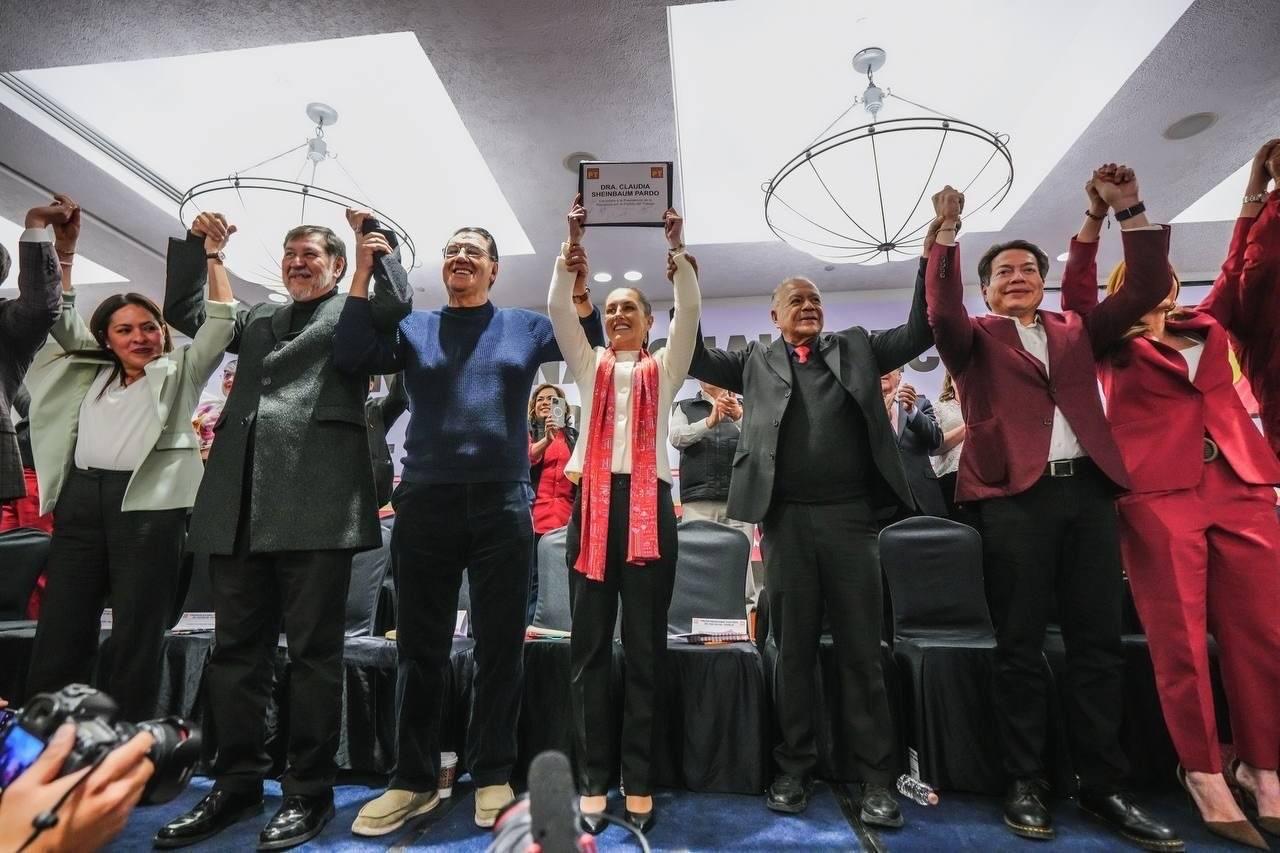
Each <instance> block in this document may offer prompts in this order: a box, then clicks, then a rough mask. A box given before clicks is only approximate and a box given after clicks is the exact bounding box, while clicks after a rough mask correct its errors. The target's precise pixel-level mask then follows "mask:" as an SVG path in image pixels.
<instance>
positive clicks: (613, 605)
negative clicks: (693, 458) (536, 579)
mask: <svg viewBox="0 0 1280 853" xmlns="http://www.w3.org/2000/svg"><path fill="white" fill-rule="evenodd" d="M630 530H631V476H630V475H629V474H615V475H614V476H613V478H612V481H611V484H610V487H609V534H608V547H607V549H606V552H605V572H604V580H602V581H593V580H590V579H588V578H587V576H586V575H584V574H582V573H581V572H579V571H578V570H576V569H575V568H573V564H574V563H576V562H577V561H578V554H579V553H580V552H581V550H582V532H581V531H582V506H581V498H580V497H579V498H577V499H575V500H574V502H573V516H572V518H571V519H570V521H569V527H568V530H566V531H565V533H566V540H565V543H566V548H565V560H566V563H567V564H568V570H569V609H570V612H571V613H572V617H573V625H572V631H571V633H570V638H569V657H570V663H569V667H570V669H569V690H570V706H571V708H572V710H573V746H574V757H575V759H576V763H577V770H578V788H579V790H580V792H581V793H582V794H583V795H585V796H595V795H599V794H605V793H607V792H608V790H609V785H610V783H611V782H612V781H613V772H612V770H613V767H612V764H613V762H612V756H613V745H614V744H615V743H616V742H617V733H616V732H615V731H614V719H615V718H614V713H613V709H614V707H615V703H614V701H613V697H612V696H611V695H610V689H611V685H610V673H611V671H612V669H613V667H612V662H613V628H614V624H615V622H616V620H617V618H618V597H619V595H621V597H622V651H623V664H624V668H623V682H622V689H623V705H622V732H621V736H622V737H621V741H622V784H623V785H624V786H626V789H627V793H628V794H629V795H632V796H647V795H649V794H652V793H653V772H652V756H653V752H654V748H655V745H656V744H655V728H654V724H653V720H654V715H655V713H656V710H657V707H658V704H659V702H660V701H661V696H660V694H659V691H658V671H659V669H660V668H661V665H662V659H663V657H664V656H665V655H666V651H667V610H668V608H670V606H671V591H672V589H673V588H674V587H675V582H676V554H677V550H678V548H679V542H678V540H677V539H676V513H675V508H674V507H673V506H672V505H671V486H670V485H669V484H668V483H666V482H663V481H661V480H659V481H658V553H659V555H660V556H659V558H658V559H657V560H653V561H650V562H647V563H644V564H643V565H632V564H630V563H628V562H627V538H628V536H629V534H630Z"/></svg>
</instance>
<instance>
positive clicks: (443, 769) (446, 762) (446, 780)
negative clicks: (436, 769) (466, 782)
mask: <svg viewBox="0 0 1280 853" xmlns="http://www.w3.org/2000/svg"><path fill="white" fill-rule="evenodd" d="M457 778H458V753H456V752H442V753H440V783H439V786H438V788H439V791H440V797H441V799H447V798H449V797H452V796H453V783H454V781H455V780H456V779H457Z"/></svg>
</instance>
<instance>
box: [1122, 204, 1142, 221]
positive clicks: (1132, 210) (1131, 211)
mask: <svg viewBox="0 0 1280 853" xmlns="http://www.w3.org/2000/svg"><path fill="white" fill-rule="evenodd" d="M1146 210H1147V206H1146V205H1145V204H1143V203H1142V202H1138V203H1137V204H1135V205H1134V206H1133V207H1126V208H1125V209H1124V210H1117V211H1116V213H1115V216H1116V222H1124V221H1125V220H1126V219H1132V218H1133V217H1135V216H1137V215H1138V214H1139V213H1145V212H1146Z"/></svg>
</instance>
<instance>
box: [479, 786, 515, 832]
mask: <svg viewBox="0 0 1280 853" xmlns="http://www.w3.org/2000/svg"><path fill="white" fill-rule="evenodd" d="M515 798H516V795H515V792H514V791H512V790H511V786H510V785H485V786H483V787H481V788H476V826H478V827H480V828H481V829H488V828H489V827H491V826H493V822H494V821H496V820H497V819H498V812H500V811H502V807H503V806H505V805H506V804H507V803H509V802H511V801H512V800H514V799H515Z"/></svg>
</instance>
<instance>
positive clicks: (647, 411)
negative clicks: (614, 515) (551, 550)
mask: <svg viewBox="0 0 1280 853" xmlns="http://www.w3.org/2000/svg"><path fill="white" fill-rule="evenodd" d="M616 360H617V359H616V358H615V356H614V352H613V348H612V347H609V348H607V349H605V351H604V354H603V355H601V357H600V363H599V364H597V365H596V384H595V389H594V391H593V392H592V395H591V426H590V429H589V430H588V433H587V450H586V458H585V460H584V462H583V466H582V492H581V495H582V522H581V523H582V542H581V544H582V548H581V551H579V553H578V561H577V563H575V564H574V569H576V570H577V571H579V572H582V573H583V574H584V575H586V576H587V577H588V578H590V579H591V580H593V581H602V580H604V568H605V553H606V548H607V547H608V538H609V490H610V484H611V477H612V470H611V469H612V467H613V466H612V462H613V421H614V418H615V417H616V415H617V412H616V411H615V408H614V400H615V397H616V395H615V394H614V388H613V368H614V363H615V361H616ZM631 392H632V393H631V398H632V411H631V415H632V417H631V519H630V524H629V527H630V530H631V533H630V536H629V537H628V539H627V562H628V563H631V564H633V565H640V564H642V563H644V562H646V561H648V560H656V559H658V462H657V459H658V457H657V440H658V362H657V361H656V360H655V359H654V358H653V357H652V356H650V355H649V351H648V350H644V349H642V350H640V360H639V361H638V362H637V363H636V366H635V368H634V369H633V370H632V372H631Z"/></svg>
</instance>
